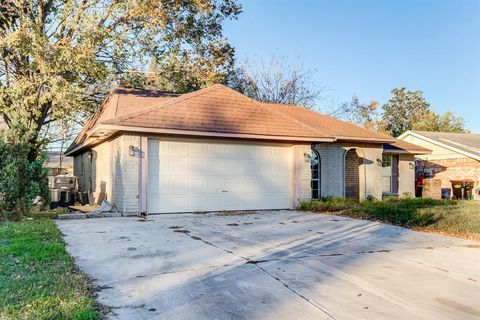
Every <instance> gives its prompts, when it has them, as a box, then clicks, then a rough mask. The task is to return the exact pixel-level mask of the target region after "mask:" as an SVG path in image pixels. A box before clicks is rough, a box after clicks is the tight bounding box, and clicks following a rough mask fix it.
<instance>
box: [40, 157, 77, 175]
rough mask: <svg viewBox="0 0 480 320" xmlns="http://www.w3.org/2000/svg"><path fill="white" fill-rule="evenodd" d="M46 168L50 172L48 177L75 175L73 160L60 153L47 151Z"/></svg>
mask: <svg viewBox="0 0 480 320" xmlns="http://www.w3.org/2000/svg"><path fill="white" fill-rule="evenodd" d="M44 167H45V168H47V170H48V176H56V175H59V174H65V173H66V174H73V159H72V158H71V157H66V156H64V155H63V154H62V153H61V152H60V151H47V152H46V158H45V163H44Z"/></svg>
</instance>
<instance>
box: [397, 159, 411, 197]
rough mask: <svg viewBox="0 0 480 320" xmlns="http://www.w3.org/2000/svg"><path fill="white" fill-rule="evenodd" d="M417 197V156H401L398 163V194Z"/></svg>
mask: <svg viewBox="0 0 480 320" xmlns="http://www.w3.org/2000/svg"><path fill="white" fill-rule="evenodd" d="M406 193H408V194H410V195H412V196H414V195H415V156H414V155H409V154H405V155H403V154H401V155H400V156H399V161H398V194H399V195H400V196H402V195H404V194H406Z"/></svg>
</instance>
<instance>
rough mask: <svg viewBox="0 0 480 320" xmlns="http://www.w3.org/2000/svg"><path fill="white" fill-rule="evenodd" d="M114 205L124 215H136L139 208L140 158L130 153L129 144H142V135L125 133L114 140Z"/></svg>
mask: <svg viewBox="0 0 480 320" xmlns="http://www.w3.org/2000/svg"><path fill="white" fill-rule="evenodd" d="M113 143H114V145H113V150H112V151H113V153H112V159H113V161H112V166H113V195H112V200H113V203H114V205H115V206H116V207H117V209H118V211H120V212H121V213H122V214H124V215H136V214H138V213H139V212H140V209H139V185H140V180H139V179H140V158H139V157H135V156H131V155H129V146H134V147H139V146H140V135H136V134H123V135H121V136H119V137H117V138H116V139H115V140H114V141H113Z"/></svg>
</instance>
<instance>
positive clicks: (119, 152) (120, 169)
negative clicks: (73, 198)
mask: <svg viewBox="0 0 480 320" xmlns="http://www.w3.org/2000/svg"><path fill="white" fill-rule="evenodd" d="M139 141H140V135H135V134H124V135H121V136H118V137H116V138H114V139H112V140H110V141H105V142H103V143H101V144H99V145H98V146H95V147H94V148H92V161H90V159H89V158H88V151H85V152H83V153H82V154H80V155H77V156H76V157H74V175H76V176H77V177H78V178H79V190H80V191H82V192H88V191H92V192H93V193H94V195H95V202H96V203H99V204H100V203H101V201H102V200H103V199H108V200H109V201H111V203H112V205H113V206H115V207H116V208H117V210H118V211H119V212H121V213H122V214H125V215H136V214H138V213H139V183H140V181H139V170H140V160H141V159H140V158H139V157H133V156H130V155H129V146H130V145H132V146H134V147H138V146H139V145H140V143H139ZM90 178H91V179H92V183H91V184H92V190H90Z"/></svg>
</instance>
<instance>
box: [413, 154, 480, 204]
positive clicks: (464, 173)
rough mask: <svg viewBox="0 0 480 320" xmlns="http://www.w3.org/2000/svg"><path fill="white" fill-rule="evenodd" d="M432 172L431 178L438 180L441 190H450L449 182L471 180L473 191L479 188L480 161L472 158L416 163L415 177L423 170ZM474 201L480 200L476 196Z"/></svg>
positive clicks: (476, 195) (420, 161)
mask: <svg viewBox="0 0 480 320" xmlns="http://www.w3.org/2000/svg"><path fill="white" fill-rule="evenodd" d="M424 168H426V169H431V170H432V173H433V174H432V178H435V179H440V180H441V186H442V188H451V187H452V184H451V183H450V180H463V179H471V180H473V181H475V187H474V191H475V190H476V189H477V188H480V161H477V160H475V159H472V158H467V157H465V158H454V159H436V160H419V161H417V166H416V173H417V176H418V175H419V174H421V173H422V172H423V169H424ZM475 199H478V200H480V197H479V196H478V194H475Z"/></svg>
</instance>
